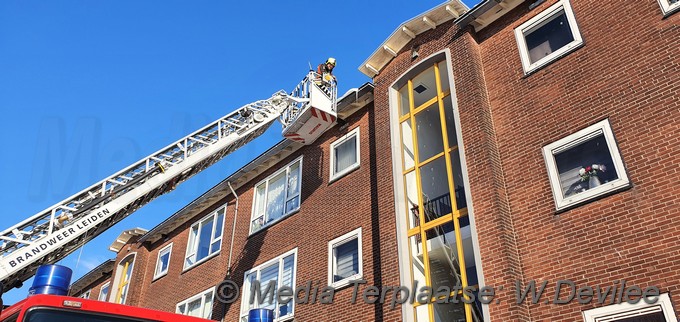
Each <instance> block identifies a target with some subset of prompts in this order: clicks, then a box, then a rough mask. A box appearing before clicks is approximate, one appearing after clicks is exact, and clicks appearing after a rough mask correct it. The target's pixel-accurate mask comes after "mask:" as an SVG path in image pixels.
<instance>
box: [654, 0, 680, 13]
mask: <svg viewBox="0 0 680 322" xmlns="http://www.w3.org/2000/svg"><path fill="white" fill-rule="evenodd" d="M659 5H661V11H663V14H664V15H665V16H668V15H670V14H672V13H674V12H676V11H678V10H679V9H680V0H659Z"/></svg>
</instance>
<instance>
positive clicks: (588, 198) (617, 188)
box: [555, 181, 633, 215]
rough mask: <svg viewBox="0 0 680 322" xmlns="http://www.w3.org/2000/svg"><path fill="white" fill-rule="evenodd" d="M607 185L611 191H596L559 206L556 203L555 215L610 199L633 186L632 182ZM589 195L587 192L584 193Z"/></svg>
mask: <svg viewBox="0 0 680 322" xmlns="http://www.w3.org/2000/svg"><path fill="white" fill-rule="evenodd" d="M607 185H611V187H610V188H609V189H603V190H597V191H594V192H593V193H592V194H591V195H585V196H584V197H581V198H579V199H577V200H574V201H570V202H565V201H562V202H561V203H560V204H559V205H558V204H557V203H556V204H555V207H556V208H557V209H556V212H555V214H556V215H558V214H561V213H563V212H566V211H568V210H572V209H574V208H577V207H579V206H583V205H585V204H588V203H591V202H595V201H597V200H600V199H603V198H606V197H609V196H611V195H614V194H617V193H619V192H622V191H625V190H628V189H631V188H632V187H633V185H632V184H631V183H630V181H626V182H613V183H608V184H607ZM607 185H603V188H606V186H607ZM583 193H587V192H583Z"/></svg>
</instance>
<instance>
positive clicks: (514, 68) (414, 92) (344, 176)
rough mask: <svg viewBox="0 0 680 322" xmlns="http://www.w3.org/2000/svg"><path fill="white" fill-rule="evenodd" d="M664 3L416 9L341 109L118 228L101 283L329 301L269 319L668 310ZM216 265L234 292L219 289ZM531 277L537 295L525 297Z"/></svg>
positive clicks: (242, 305)
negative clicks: (178, 206) (319, 132)
mask: <svg viewBox="0 0 680 322" xmlns="http://www.w3.org/2000/svg"><path fill="white" fill-rule="evenodd" d="M678 10H680V2H678V1H672V0H658V1H657V0H641V1H625V2H601V1H576V0H572V1H569V0H545V1H541V0H539V1H521V0H504V1H490V0H489V1H482V2H481V3H480V4H478V5H477V6H475V7H473V8H467V7H466V6H465V5H464V4H462V3H461V2H459V1H449V2H446V3H443V4H442V5H440V6H437V7H435V8H433V9H431V10H429V11H427V12H424V13H421V14H418V15H417V16H415V17H414V18H413V19H411V20H409V21H406V22H404V23H403V24H402V25H400V26H396V28H395V31H394V32H393V33H392V34H391V35H390V36H389V37H388V38H387V39H386V40H385V41H384V42H383V43H382V44H380V45H379V46H378V47H377V49H376V50H375V51H374V52H373V53H372V54H370V55H369V56H368V58H367V59H366V61H365V62H364V63H363V64H362V65H361V66H360V68H359V69H360V71H361V72H363V73H364V74H366V75H367V76H369V77H371V78H372V80H373V83H372V84H365V85H363V86H361V87H360V88H359V89H358V90H356V91H354V92H351V93H349V94H348V95H346V96H345V97H343V98H342V99H341V100H340V103H339V116H340V118H341V119H343V120H344V122H342V123H343V124H339V125H336V126H335V127H334V128H332V129H331V130H330V131H328V132H327V133H325V134H324V135H323V136H322V137H320V138H319V139H318V140H317V141H316V142H315V143H314V144H312V145H309V146H301V145H298V144H297V143H294V142H288V141H284V142H281V143H279V144H277V145H276V146H274V147H273V148H272V149H270V150H269V151H268V152H266V153H265V154H263V155H262V156H260V157H258V158H256V159H255V160H253V161H252V162H251V163H250V164H248V165H246V166H245V167H244V168H243V169H241V170H239V171H238V172H236V173H235V174H233V175H232V176H230V177H229V178H226V179H225V180H224V181H223V182H222V183H220V184H218V185H217V186H215V187H214V188H212V189H211V190H209V191H207V192H206V193H205V194H204V195H202V196H200V197H199V198H198V199H196V200H195V201H193V202H192V203H190V204H188V205H187V206H186V207H185V208H184V209H182V210H180V211H179V212H177V213H176V214H174V215H172V216H170V217H169V218H168V219H167V220H166V221H165V222H163V223H161V224H160V225H159V226H158V227H155V228H153V229H151V230H150V231H148V232H144V233H141V232H139V231H138V232H136V233H135V232H130V233H129V235H135V234H137V235H135V236H134V237H131V238H130V239H129V240H127V241H126V242H125V243H124V245H123V246H121V247H120V249H119V250H118V252H117V254H118V255H117V257H116V259H115V265H114V267H113V268H112V269H111V270H110V272H111V273H110V274H111V275H112V277H111V278H110V280H111V281H110V283H113V284H112V288H111V289H110V291H109V294H110V295H109V299H108V300H112V296H114V294H115V295H116V296H118V297H120V298H124V299H125V303H129V304H131V305H140V306H145V307H150V308H154V309H162V310H168V311H177V312H181V313H186V314H192V315H200V316H204V317H209V318H211V319H213V320H222V319H223V320H224V321H237V320H240V321H243V319H244V317H245V315H246V314H247V311H248V309H250V308H254V307H260V306H258V305H257V304H255V305H249V304H248V303H247V302H248V301H244V298H246V299H247V298H248V296H249V294H248V289H250V286H251V285H252V283H254V282H255V281H259V282H260V283H263V282H268V281H276V284H277V285H278V287H279V288H280V287H284V286H291V287H297V286H300V285H302V286H304V285H306V283H308V282H310V283H311V285H312V286H318V287H319V289H321V288H323V287H325V286H332V287H333V288H334V289H335V294H334V303H333V304H329V303H320V302H319V301H317V302H316V303H311V304H309V303H308V304H303V303H294V302H288V303H285V304H284V303H278V302H277V303H273V304H271V305H268V306H267V305H265V306H264V307H267V308H271V309H273V310H274V311H275V312H276V313H275V315H276V318H277V320H278V321H285V320H289V319H291V320H292V319H294V320H296V321H588V322H591V321H625V322H632V321H677V312H676V311H675V310H674V307H673V306H674V303H678V302H679V301H680V295H679V292H678V291H679V286H680V283H678V280H680V275H679V274H680V273H678V272H680V252H678V250H679V249H680V237H678V234H676V233H675V232H676V231H677V227H676V224H675V223H676V222H677V220H678V219H680V212H679V211H678V207H677V204H678V197H677V196H678V195H679V192H680V191H679V188H678V187H677V185H675V182H676V181H677V179H678V178H679V176H680V173H678V167H677V164H679V163H680V157H679V155H680V153H678V152H680V151H678V149H679V148H678V146H679V144H678V143H680V142H679V140H680V103H679V100H678V91H677V90H676V87H677V86H676V83H677V80H678V79H680V77H679V76H680V73H679V72H678V70H679V69H680V68H679V67H680V64H679V63H678V59H677V56H678V54H680V49H679V48H680V41H679V40H680V37H679V36H678V25H679V23H680V21H679V20H678V19H680V18H679V16H678V14H677V13H676V12H677V11H678ZM230 185H231V187H230ZM232 188H233V191H232ZM234 227H235V228H234ZM232 232H233V233H232ZM232 238H233V242H232ZM130 267H133V268H132V269H130ZM128 270H129V271H130V273H127V274H128V275H126V273H123V272H127V271H128ZM356 279H364V280H366V284H365V285H364V284H362V285H357V286H356V288H357V289H358V290H359V296H361V295H362V294H363V293H361V292H363V291H365V290H366V289H368V288H369V287H370V286H373V285H375V286H378V290H379V291H382V290H385V286H390V287H392V286H405V287H406V288H410V291H411V294H413V293H415V291H416V290H419V289H420V287H421V286H429V287H431V290H432V293H434V294H435V295H434V296H429V297H427V296H425V297H424V298H425V299H424V300H418V299H416V300H412V299H407V300H405V301H401V297H400V298H399V299H400V301H399V302H400V303H399V304H398V305H396V306H392V305H391V303H390V300H389V298H390V294H393V293H389V290H387V295H385V296H386V301H385V303H380V302H381V301H379V300H378V301H376V303H366V302H365V301H363V300H361V299H359V300H357V301H356V303H352V294H353V291H354V288H355V284H351V282H350V281H351V280H356ZM223 280H232V281H235V283H236V284H237V285H238V286H239V287H240V288H241V291H243V292H244V293H242V294H241V297H240V298H239V300H238V301H236V302H233V303H222V302H221V301H219V299H220V296H221V295H220V294H217V293H219V292H222V291H224V290H225V289H224V288H223V287H222V286H223V285H224V284H221V282H222V281H223ZM624 280H625V282H624ZM126 281H128V282H126ZM532 281H533V282H534V283H535V284H534V285H536V287H537V288H539V287H540V286H541V285H545V287H544V288H542V289H543V291H544V292H543V293H542V295H541V296H540V297H539V298H538V300H536V301H535V303H534V302H532V301H531V299H530V298H524V299H523V300H522V299H518V295H517V287H518V286H519V289H520V291H521V290H526V287H527V286H529V285H532ZM559 281H562V282H559ZM91 283H92V284H93V285H95V284H97V283H105V282H102V281H95V280H92V282H91ZM126 283H129V284H126ZM120 285H131V286H130V287H128V288H127V289H124V288H121V287H120ZM414 285H417V287H413V286H414ZM572 286H573V287H574V288H573V289H571V288H570V287H572ZM97 287H99V288H101V287H102V286H101V285H99V284H97ZM482 287H486V291H489V290H493V291H494V292H493V294H491V293H489V292H483V293H481V294H480V292H479V291H477V290H478V289H480V288H482ZM79 289H80V290H81V292H85V291H87V287H85V286H81V287H80V288H79ZM576 289H582V290H583V291H582V292H583V293H582V294H581V295H582V296H579V297H578V298H577V297H576V296H575V292H576ZM605 289H607V290H608V292H609V293H606V294H600V295H601V296H602V300H600V299H598V298H597V295H593V294H591V293H595V292H596V291H597V292H601V291H602V290H605ZM618 289H620V290H621V291H620V292H618V293H616V290H618ZM469 290H472V291H470V292H468V291H469ZM647 290H650V292H651V293H649V294H650V297H649V298H648V299H647V300H649V301H645V300H641V299H640V297H641V294H642V292H643V291H647ZM654 290H657V291H658V293H659V294H658V295H656V294H655V293H654V292H653V291H654ZM121 292H125V293H124V294H125V296H120V294H122V293H121ZM392 292H393V290H392ZM579 292H581V291H579ZM589 292H590V293H589ZM602 292H603V291H602ZM628 292H629V293H628ZM588 294H590V295H588ZM619 294H620V295H621V297H619ZM77 295H80V294H77ZM481 295H484V296H481ZM571 295H574V296H572V297H571V298H570V296H571ZM91 296H92V295H91ZM472 298H474V299H476V301H471V300H470V299H472ZM579 299H580V300H581V301H579ZM113 300H115V299H113ZM463 300H465V301H463ZM627 300H628V301H627ZM401 302H404V303H401ZM482 302H485V304H482ZM648 302H649V303H648Z"/></svg>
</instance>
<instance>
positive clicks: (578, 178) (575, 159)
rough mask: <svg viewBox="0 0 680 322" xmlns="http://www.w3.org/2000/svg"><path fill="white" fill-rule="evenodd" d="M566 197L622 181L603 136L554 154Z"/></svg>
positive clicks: (600, 135)
mask: <svg viewBox="0 0 680 322" xmlns="http://www.w3.org/2000/svg"><path fill="white" fill-rule="evenodd" d="M555 163H556V165H557V171H558V172H559V175H560V185H561V186H562V193H563V195H564V197H568V196H571V195H575V194H578V193H581V192H584V191H587V190H588V189H592V188H595V187H598V186H600V185H601V184H604V183H607V182H610V181H614V180H616V179H618V178H619V176H618V174H617V173H616V169H615V168H614V161H613V159H612V156H611V154H610V153H609V146H608V145H607V140H606V139H605V137H604V134H602V133H600V134H599V135H597V136H595V137H593V138H592V139H590V140H588V141H585V142H582V143H580V144H578V145H576V146H574V147H572V148H570V149H567V150H565V151H562V152H560V153H557V154H555Z"/></svg>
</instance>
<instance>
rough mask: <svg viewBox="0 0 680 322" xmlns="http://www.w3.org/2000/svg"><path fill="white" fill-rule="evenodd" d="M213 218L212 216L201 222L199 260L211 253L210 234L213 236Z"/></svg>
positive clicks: (197, 254)
mask: <svg viewBox="0 0 680 322" xmlns="http://www.w3.org/2000/svg"><path fill="white" fill-rule="evenodd" d="M212 228H213V219H212V217H211V218H210V219H208V220H206V221H204V222H202V223H201V231H200V233H199V234H198V238H199V240H198V248H197V249H196V260H197V261H199V260H201V259H203V258H205V257H206V256H208V255H209V254H210V236H212Z"/></svg>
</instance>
